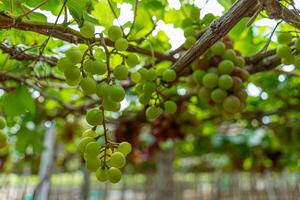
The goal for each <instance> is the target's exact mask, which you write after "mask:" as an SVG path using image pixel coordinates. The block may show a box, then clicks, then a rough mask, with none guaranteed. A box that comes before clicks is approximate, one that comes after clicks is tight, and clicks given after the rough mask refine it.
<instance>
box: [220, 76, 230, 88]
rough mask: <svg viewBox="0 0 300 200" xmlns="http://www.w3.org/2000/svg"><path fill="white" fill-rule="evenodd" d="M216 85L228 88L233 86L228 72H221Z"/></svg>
mask: <svg viewBox="0 0 300 200" xmlns="http://www.w3.org/2000/svg"><path fill="white" fill-rule="evenodd" d="M218 86H219V87H220V88H221V89H224V90H228V89H230V88H231V87H232V86H233V79H232V77H231V76H229V75H228V74H223V75H222V76H220V78H219V81H218Z"/></svg>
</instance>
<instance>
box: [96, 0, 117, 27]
mask: <svg viewBox="0 0 300 200" xmlns="http://www.w3.org/2000/svg"><path fill="white" fill-rule="evenodd" d="M112 7H113V9H114V11H115V12H116V14H117V15H119V13H120V10H119V8H117V6H116V4H113V3H112ZM92 15H93V16H94V17H96V18H97V19H98V20H99V22H100V24H101V25H102V26H105V27H109V26H111V25H113V21H114V19H115V16H114V14H113V12H112V10H111V8H110V6H109V4H108V1H107V0H100V1H99V3H97V4H96V5H95V7H94V10H93V12H92Z"/></svg>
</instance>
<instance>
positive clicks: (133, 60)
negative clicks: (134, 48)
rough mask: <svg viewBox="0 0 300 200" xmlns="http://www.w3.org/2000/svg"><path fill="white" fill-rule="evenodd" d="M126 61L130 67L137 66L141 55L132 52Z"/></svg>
mask: <svg viewBox="0 0 300 200" xmlns="http://www.w3.org/2000/svg"><path fill="white" fill-rule="evenodd" d="M126 63H127V65H128V66H129V67H135V66H136V65H137V64H139V57H138V56H137V55H136V54H134V53H130V54H128V55H127V57H126Z"/></svg>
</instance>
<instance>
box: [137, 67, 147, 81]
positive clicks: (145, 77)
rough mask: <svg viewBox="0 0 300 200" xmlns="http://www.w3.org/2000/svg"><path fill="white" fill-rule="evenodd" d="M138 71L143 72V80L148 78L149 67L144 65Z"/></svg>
mask: <svg viewBox="0 0 300 200" xmlns="http://www.w3.org/2000/svg"><path fill="white" fill-rule="evenodd" d="M138 72H139V73H140V74H141V78H142V80H147V74H148V69H146V68H143V67H142V68H140V69H139V70H138Z"/></svg>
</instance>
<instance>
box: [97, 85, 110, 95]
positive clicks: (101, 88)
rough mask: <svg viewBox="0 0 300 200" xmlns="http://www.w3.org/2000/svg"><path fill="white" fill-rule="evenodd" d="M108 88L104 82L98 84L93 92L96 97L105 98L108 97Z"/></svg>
mask: <svg viewBox="0 0 300 200" xmlns="http://www.w3.org/2000/svg"><path fill="white" fill-rule="evenodd" d="M109 90H110V86H109V85H108V84H107V83H106V82H102V83H99V84H98V85H97V86H96V89H95V92H96V94H97V96H98V97H102V98H105V97H107V96H108V95H109Z"/></svg>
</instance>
